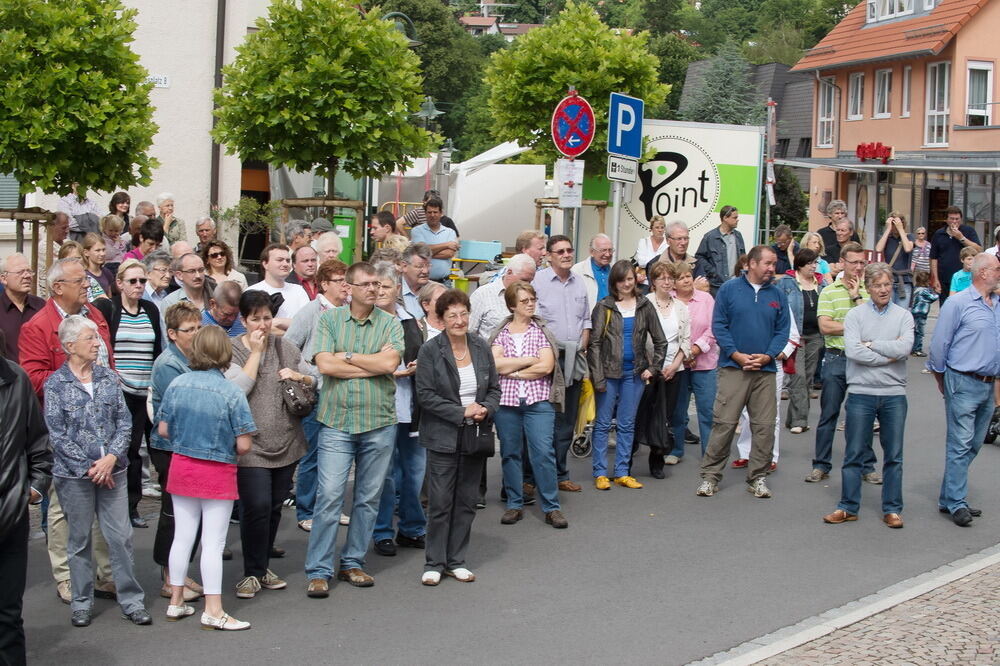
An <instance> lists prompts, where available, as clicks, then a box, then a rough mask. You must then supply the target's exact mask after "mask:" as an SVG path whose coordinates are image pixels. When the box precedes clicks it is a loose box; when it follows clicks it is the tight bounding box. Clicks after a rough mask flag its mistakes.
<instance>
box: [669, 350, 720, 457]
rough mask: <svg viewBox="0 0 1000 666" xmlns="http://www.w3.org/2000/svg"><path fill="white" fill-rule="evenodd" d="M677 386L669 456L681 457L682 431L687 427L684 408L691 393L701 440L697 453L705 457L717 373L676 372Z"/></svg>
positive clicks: (710, 430) (699, 371) (686, 408)
mask: <svg viewBox="0 0 1000 666" xmlns="http://www.w3.org/2000/svg"><path fill="white" fill-rule="evenodd" d="M677 378H678V381H679V382H680V384H678V387H677V407H676V408H675V409H674V413H673V415H672V416H671V417H670V425H671V427H672V429H673V433H674V450H673V451H671V452H670V454H671V455H674V456H677V457H678V458H683V457H684V431H685V430H686V429H687V426H688V420H689V419H688V405H690V403H691V394H692V393H693V394H694V406H695V411H696V412H697V413H698V435H699V436H700V437H701V453H702V455H704V454H705V448H706V447H707V446H708V438H709V437H711V435H712V409H713V406H714V404H715V391H716V388H717V378H718V374H717V370H716V369H715V368H713V369H711V370H685V371H684V372H678V373H677Z"/></svg>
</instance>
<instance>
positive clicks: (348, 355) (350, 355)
mask: <svg viewBox="0 0 1000 666" xmlns="http://www.w3.org/2000/svg"><path fill="white" fill-rule="evenodd" d="M352 358H354V352H345V353H344V360H345V361H347V362H348V363H350V362H351V359H352Z"/></svg>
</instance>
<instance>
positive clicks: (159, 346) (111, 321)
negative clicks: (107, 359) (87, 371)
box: [90, 294, 163, 360]
mask: <svg viewBox="0 0 1000 666" xmlns="http://www.w3.org/2000/svg"><path fill="white" fill-rule="evenodd" d="M90 305H92V306H94V307H96V308H97V309H98V310H100V311H101V314H102V315H104V319H106V320H107V322H108V328H110V329H111V344H112V345H114V344H115V335H117V333H118V324H120V323H121V321H122V297H121V294H115V295H114V296H112V297H111V298H99V299H97V300H96V301H93V302H92V303H90ZM139 308H140V309H141V310H142V311H143V312H145V313H146V316H147V317H149V323H150V324H152V326H153V360H156V358H157V357H159V355H160V352H162V351H163V329H162V328H161V326H160V310H159V308H157V307H156V305H154V304H153V302H152V301H147V300H146V299H144V298H140V299H139ZM111 351H112V350H110V349H109V350H108V352H109V353H110V352H111Z"/></svg>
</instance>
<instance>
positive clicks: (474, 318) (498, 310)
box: [469, 254, 535, 340]
mask: <svg viewBox="0 0 1000 666" xmlns="http://www.w3.org/2000/svg"><path fill="white" fill-rule="evenodd" d="M534 279H535V260H534V259H532V258H531V257H530V256H528V255H527V254H515V255H514V256H513V257H511V258H510V261H509V262H508V263H507V272H505V273H504V275H503V277H502V278H501V279H499V280H494V281H493V282H490V283H489V284H484V285H483V286H481V287H479V288H478V289H476V290H475V291H474V292H472V296H471V297H470V298H469V300H470V301H471V302H472V314H471V315H470V316H469V333H474V334H476V335H479V336H481V337H483V338H484V339H486V340H489V338H490V335H491V334H492V333H493V331H494V330H495V329H496V327H497V326H499V325H500V322H502V321H503V320H504V319H506V318H507V317H509V316H510V309H509V308H508V307H507V302H506V301H505V300H504V292H505V291H506V290H507V287H509V286H510V285H512V284H514V283H515V282H517V281H519V280H520V281H521V282H527V283H528V284H531V281H532V280H534Z"/></svg>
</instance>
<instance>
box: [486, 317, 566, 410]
mask: <svg viewBox="0 0 1000 666" xmlns="http://www.w3.org/2000/svg"><path fill="white" fill-rule="evenodd" d="M531 319H532V320H533V321H534V322H535V323H536V324H538V328H540V329H542V333H544V334H545V339H546V340H548V342H549V346H550V347H552V354H553V356H555V357H556V361H555V364H554V369H553V370H552V386H551V387H550V388H549V402H551V403H552V406H553V407H554V408H555V410H556V411H557V412H561V411H563V410H564V409H565V405H566V381H565V379H564V378H563V369H562V368H561V367H560V366H559V341H558V340H556V337H555V336H554V335H552V331H550V330H549V329H547V328H545V322H544V321H543V320H542V319H541V317H539V316H538V315H535V316H533V317H532V318H531ZM513 320H514V315H510V316H509V317H507V318H506V319H504V320H503V321H502V322H500V324H499V325H498V326H497V327H496V328H495V329H494V330H493V334H492V335H490V340H489V343H490V347H491V348H492V346H493V341H494V340H496V339H497V336H498V335H500V331H502V330H503V329H504V326H506V325H507V324H509V323H510V322H512V321H513Z"/></svg>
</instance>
